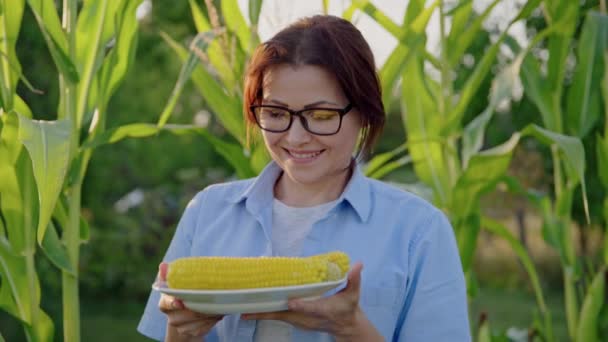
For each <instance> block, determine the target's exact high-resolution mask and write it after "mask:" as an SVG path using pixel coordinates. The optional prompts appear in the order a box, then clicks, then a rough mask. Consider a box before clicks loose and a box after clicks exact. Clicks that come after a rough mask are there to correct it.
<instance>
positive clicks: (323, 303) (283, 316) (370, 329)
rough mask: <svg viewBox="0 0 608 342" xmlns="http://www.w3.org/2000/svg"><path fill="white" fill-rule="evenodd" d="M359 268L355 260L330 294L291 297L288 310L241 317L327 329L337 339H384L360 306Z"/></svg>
mask: <svg viewBox="0 0 608 342" xmlns="http://www.w3.org/2000/svg"><path fill="white" fill-rule="evenodd" d="M362 268H363V264H361V263H357V264H355V265H354V266H353V268H352V270H351V271H350V272H349V273H348V284H347V285H346V287H345V288H344V289H342V290H341V291H339V292H338V293H336V294H335V295H333V296H330V297H327V298H320V299H317V300H311V301H304V300H291V301H289V303H288V306H289V310H288V311H279V312H267V313H258V314H245V315H242V316H241V318H243V319H256V320H264V319H269V320H280V321H284V322H287V323H290V324H292V325H294V326H296V327H298V328H302V329H307V330H318V331H325V332H328V333H330V334H331V335H333V336H334V337H335V338H336V340H337V341H340V340H343V341H357V340H360V341H383V337H382V336H381V335H380V333H379V332H378V331H377V330H376V329H375V328H374V326H373V325H372V324H371V322H370V321H369V320H368V319H367V317H365V314H364V313H363V311H362V310H361V308H360V307H359V296H360V289H361V269H362Z"/></svg>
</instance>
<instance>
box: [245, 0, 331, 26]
mask: <svg viewBox="0 0 608 342" xmlns="http://www.w3.org/2000/svg"><path fill="white" fill-rule="evenodd" d="M262 2H263V1H262V0H249V22H251V28H252V30H257V26H258V22H259V21H260V12H261V11H262ZM328 7H329V0H323V8H324V13H327V8H328Z"/></svg>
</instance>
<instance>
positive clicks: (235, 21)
mask: <svg viewBox="0 0 608 342" xmlns="http://www.w3.org/2000/svg"><path fill="white" fill-rule="evenodd" d="M220 6H221V8H222V16H223V18H224V20H225V22H226V26H228V29H229V30H230V31H231V32H234V33H235V34H236V36H237V37H238V38H239V43H240V45H241V48H242V49H243V50H244V51H247V52H251V51H252V50H253V46H252V37H253V35H252V32H251V31H250V30H249V26H248V25H247V22H246V21H245V18H244V17H243V14H242V13H241V9H240V8H239V4H238V2H237V0H222V1H221V2H220Z"/></svg>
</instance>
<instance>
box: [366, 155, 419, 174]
mask: <svg viewBox="0 0 608 342" xmlns="http://www.w3.org/2000/svg"><path fill="white" fill-rule="evenodd" d="M411 162H412V157H410V156H403V157H401V158H399V159H396V160H392V161H390V162H388V163H386V164H384V165H382V166H381V167H380V168H379V169H377V170H376V171H374V172H373V173H371V174H370V175H369V176H368V177H370V178H375V179H382V178H384V176H386V175H388V174H389V173H391V172H393V171H395V170H397V169H399V168H402V167H404V166H405V165H408V164H410V163H411Z"/></svg>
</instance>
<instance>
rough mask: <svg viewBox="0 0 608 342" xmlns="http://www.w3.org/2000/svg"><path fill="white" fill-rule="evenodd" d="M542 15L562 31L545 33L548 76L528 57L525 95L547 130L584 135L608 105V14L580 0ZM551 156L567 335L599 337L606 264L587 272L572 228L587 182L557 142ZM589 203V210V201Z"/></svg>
mask: <svg viewBox="0 0 608 342" xmlns="http://www.w3.org/2000/svg"><path fill="white" fill-rule="evenodd" d="M602 3H603V2H602ZM604 6H605V4H604ZM543 13H544V16H545V20H546V21H547V23H548V24H549V25H555V23H557V22H559V23H560V25H559V29H556V30H553V31H551V32H550V33H548V34H547V37H546V45H547V48H548V52H549V59H548V62H547V65H546V69H547V72H546V74H543V73H542V72H541V68H540V63H539V62H538V61H537V60H536V59H534V58H533V57H532V56H531V55H528V56H527V57H526V58H525V59H524V61H523V64H522V66H521V79H522V82H523V86H524V90H525V94H526V96H528V97H529V98H530V100H531V101H532V102H533V103H534V104H535V105H536V107H537V108H538V109H539V112H540V113H541V116H542V122H543V125H544V126H545V128H547V129H549V130H551V131H553V132H556V133H560V134H569V135H571V136H574V137H577V138H579V139H583V138H584V137H586V136H587V135H588V134H589V132H590V130H591V128H592V127H594V126H595V124H596V122H597V121H598V120H599V119H600V118H601V117H602V115H601V108H602V106H603V107H604V108H605V107H606V106H607V103H606V99H608V98H607V97H606V94H605V84H606V76H605V72H604V69H605V68H606V64H605V55H606V49H607V48H608V44H607V43H606V42H607V41H608V16H606V14H605V12H604V13H600V12H597V11H594V10H591V11H589V12H587V13H580V8H579V5H578V4H577V3H576V2H567V1H564V2H546V3H545V6H544V12H543ZM579 17H582V18H584V23H583V24H582V32H581V35H580V38H579V43H578V46H577V47H576V49H575V53H576V65H575V67H574V70H572V72H573V76H572V80H571V84H570V86H569V87H565V86H564V85H565V84H566V82H565V78H566V75H565V74H566V70H568V57H569V54H570V51H571V49H572V42H573V40H574V35H575V31H576V27H577V25H578V22H579ZM602 78H604V80H603V84H604V96H603V97H604V99H603V100H602V86H601V85H602ZM563 99H565V101H564V100H563ZM596 146H597V155H598V160H599V164H600V169H599V170H598V172H599V175H600V177H601V178H602V179H603V181H605V179H604V178H605V176H604V175H603V174H602V171H603V170H602V169H601V168H602V167H604V166H603V165H604V163H605V159H606V155H607V154H606V152H605V151H603V147H604V145H603V140H602V139H601V138H600V137H598V139H597V142H596ZM594 152H595V151H594ZM551 157H552V164H553V170H554V171H553V186H554V189H553V196H554V197H553V198H554V200H552V201H549V200H545V201H544V202H543V203H542V204H541V205H540V207H541V211H542V214H543V219H544V222H543V235H544V237H545V240H546V241H547V242H548V243H549V244H550V245H551V246H553V247H554V248H555V249H556V250H557V252H558V253H559V255H560V262H561V264H562V270H563V277H564V296H565V305H566V307H565V312H566V318H567V323H568V333H569V336H570V338H571V339H572V340H575V341H599V340H600V339H599V336H598V317H599V314H600V311H601V309H602V305H604V306H605V304H603V303H605V301H604V299H603V293H604V287H605V274H606V267H607V264H606V263H605V261H604V262H603V263H601V264H600V265H599V267H597V268H596V269H593V268H592V269H591V270H590V272H588V273H587V274H585V272H584V271H583V268H582V265H583V264H584V263H585V260H582V258H578V257H577V256H576V253H575V245H574V239H573V238H572V228H571V227H572V222H573V220H572V201H573V197H574V192H575V190H576V188H577V186H578V185H579V184H582V185H583V191H584V183H582V182H583V181H584V180H583V179H582V178H581V177H579V176H578V175H576V174H575V173H574V172H573V170H572V168H571V166H570V165H569V164H568V163H567V162H566V161H565V160H564V158H563V156H562V155H560V154H559V153H558V148H557V147H556V146H555V145H551ZM584 204H585V209H586V203H584ZM586 210H587V209H586ZM587 284H588V286H587ZM581 288H582V290H581Z"/></svg>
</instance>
